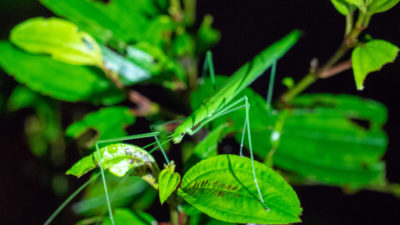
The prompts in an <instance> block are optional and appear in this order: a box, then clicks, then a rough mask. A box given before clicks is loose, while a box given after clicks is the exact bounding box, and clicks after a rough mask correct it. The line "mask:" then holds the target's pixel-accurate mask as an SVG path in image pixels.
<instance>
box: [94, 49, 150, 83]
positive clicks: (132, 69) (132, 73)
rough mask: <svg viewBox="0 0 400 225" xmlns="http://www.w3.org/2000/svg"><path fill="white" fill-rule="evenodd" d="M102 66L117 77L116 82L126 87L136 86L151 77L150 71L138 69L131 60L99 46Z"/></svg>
mask: <svg viewBox="0 0 400 225" xmlns="http://www.w3.org/2000/svg"><path fill="white" fill-rule="evenodd" d="M101 51H102V53H103V61H104V66H105V67H106V68H107V69H108V70H111V71H113V72H114V73H116V74H117V75H118V78H119V79H118V80H119V81H121V82H122V84H124V85H126V86H130V85H132V84H136V83H139V82H142V81H145V80H149V79H150V78H151V77H152V74H151V73H150V71H148V70H146V69H144V68H142V67H140V66H139V65H137V64H136V63H134V62H133V61H132V60H129V59H128V58H126V57H124V56H122V55H120V54H118V53H116V52H114V51H112V50H111V49H109V48H107V47H105V46H102V45H101Z"/></svg>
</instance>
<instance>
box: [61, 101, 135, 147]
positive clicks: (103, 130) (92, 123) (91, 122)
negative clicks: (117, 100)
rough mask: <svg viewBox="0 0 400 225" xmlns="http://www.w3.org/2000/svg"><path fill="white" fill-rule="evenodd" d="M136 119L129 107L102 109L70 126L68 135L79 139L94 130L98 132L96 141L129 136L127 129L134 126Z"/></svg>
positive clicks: (67, 131)
mask: <svg viewBox="0 0 400 225" xmlns="http://www.w3.org/2000/svg"><path fill="white" fill-rule="evenodd" d="M134 122H135V117H134V116H133V114H132V112H131V111H130V109H129V108H128V107H123V106H114V107H107V108H102V109H100V110H98V111H95V112H91V113H89V114H87V115H86V116H85V117H84V118H83V119H82V120H79V121H77V122H74V123H73V124H71V125H69V126H68V128H67V130H66V135H67V136H69V137H73V138H77V137H79V136H80V135H82V134H83V133H84V132H85V131H87V130H88V129H90V128H93V129H95V130H96V131H97V133H98V136H97V137H96V139H100V140H105V139H111V138H117V137H123V136H126V135H127V132H126V131H125V127H126V126H128V125H132V124H133V123H134Z"/></svg>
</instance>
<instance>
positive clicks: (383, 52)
mask: <svg viewBox="0 0 400 225" xmlns="http://www.w3.org/2000/svg"><path fill="white" fill-rule="evenodd" d="M398 52H399V48H398V47H397V46H395V45H393V44H391V43H390V42H387V41H384V40H372V41H369V42H368V43H366V44H365V45H363V46H359V47H357V48H355V49H354V50H353V53H352V56H351V60H352V64H353V71H354V79H355V81H356V86H357V89H358V90H362V89H364V80H365V78H366V77H367V75H368V74H369V73H371V72H374V71H378V70H380V69H381V68H382V67H383V66H384V65H385V64H387V63H391V62H393V61H394V60H395V59H396V57H397V54H398Z"/></svg>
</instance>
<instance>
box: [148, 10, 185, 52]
mask: <svg viewBox="0 0 400 225" xmlns="http://www.w3.org/2000/svg"><path fill="white" fill-rule="evenodd" d="M176 26H177V24H176V23H175V22H174V21H173V20H172V19H171V17H169V16H167V15H160V16H158V17H156V18H154V19H153V20H152V21H151V22H150V23H149V25H148V27H147V29H146V32H145V34H144V37H143V40H145V41H146V42H148V43H149V44H151V45H153V46H157V47H158V48H161V49H162V48H163V47H164V44H165V43H167V42H168V41H169V40H168V39H166V36H167V35H163V34H165V33H167V32H172V31H173V30H174V29H175V28H176ZM167 37H168V36H167Z"/></svg>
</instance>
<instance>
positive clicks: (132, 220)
mask: <svg viewBox="0 0 400 225" xmlns="http://www.w3.org/2000/svg"><path fill="white" fill-rule="evenodd" d="M113 216H114V222H115V224H118V225H130V224H135V225H155V224H157V221H156V220H155V219H154V218H153V217H152V216H151V215H150V214H147V213H145V212H138V213H134V212H132V211H131V210H129V209H122V208H120V209H115V212H114V215H113ZM111 224H113V223H112V222H111V220H110V218H109V217H107V218H106V219H105V220H104V222H103V223H102V225H111Z"/></svg>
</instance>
